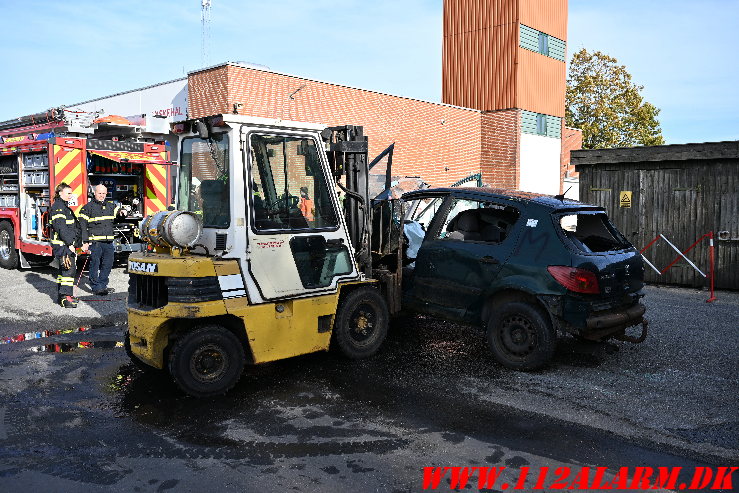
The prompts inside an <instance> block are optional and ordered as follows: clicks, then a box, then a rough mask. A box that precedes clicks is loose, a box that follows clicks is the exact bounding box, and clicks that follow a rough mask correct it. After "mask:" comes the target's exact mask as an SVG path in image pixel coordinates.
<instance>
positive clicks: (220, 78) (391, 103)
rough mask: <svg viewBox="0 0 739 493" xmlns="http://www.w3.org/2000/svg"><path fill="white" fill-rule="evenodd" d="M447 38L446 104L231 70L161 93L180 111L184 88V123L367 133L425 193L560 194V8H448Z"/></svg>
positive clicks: (250, 69)
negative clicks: (473, 185) (237, 119)
mask: <svg viewBox="0 0 739 493" xmlns="http://www.w3.org/2000/svg"><path fill="white" fill-rule="evenodd" d="M443 29H444V46H443V61H442V78H443V81H442V82H443V84H442V93H443V94H442V101H443V102H442V103H435V102H427V101H420V100H416V99H411V98H406V97H399V96H393V95H390V94H384V93H380V92H376V91H370V90H365V89H358V88H353V87H348V86H344V85H340V84H334V83H329V82H322V81H317V80H311V79H306V78H303V77H300V76H296V75H289V74H283V73H278V72H274V71H271V70H269V69H267V68H266V67H262V66H253V65H247V64H242V63H231V62H228V63H223V64H220V65H217V66H214V67H209V68H205V69H200V70H196V71H193V72H190V73H189V74H188V77H187V79H186V81H185V80H184V79H181V80H178V81H172V82H170V83H165V84H169V85H170V86H171V87H172V90H173V91H174V90H177V94H176V96H177V98H179V99H178V101H181V99H182V90H181V88H180V83H185V84H186V89H185V93H186V105H187V110H186V111H187V114H186V117H189V118H198V117H202V116H209V115H213V114H218V113H238V114H242V115H250V116H258V117H268V118H279V119H285V120H297V121H307V122H315V123H323V124H327V125H340V124H353V125H363V126H364V127H365V134H366V135H368V136H369V144H370V158H372V157H374V156H375V155H377V154H378V153H380V152H381V151H382V150H383V149H385V148H386V147H387V146H388V145H390V144H391V143H393V142H395V144H396V145H395V154H394V157H393V166H394V170H393V171H394V173H393V174H395V175H405V176H419V177H421V178H423V179H424V180H425V181H427V182H429V183H430V184H432V185H436V186H447V185H450V184H452V183H454V182H456V181H458V180H460V179H463V178H465V177H467V176H470V175H473V174H477V173H481V174H482V178H483V181H484V182H485V183H486V184H489V185H491V186H494V187H501V188H516V189H522V190H527V191H535V192H545V193H558V192H559V191H561V189H562V181H563V179H564V178H565V174H566V168H563V167H565V165H566V163H565V161H566V160H568V157H569V149H571V148H573V144H576V142H578V140H577V139H576V138H574V139H573V138H571V137H570V130H569V129H564V125H563V124H562V120H563V117H564V93H565V61H564V60H565V53H566V32H567V0H445V1H444V23H443ZM146 89H151V88H145V90H146ZM159 89H161V87H160V88H159ZM132 92H135V91H132ZM116 97H120V95H116ZM104 99H105V98H104ZM104 99H102V100H96V101H91V102H87V103H86V107H84V105H83V109H89V108H91V107H92V106H95V105H97V106H98V107H99V106H100V105H102V101H104ZM108 99H109V98H108ZM140 100H141V98H139V99H138V101H140ZM165 106H166V107H169V105H168V104H159V105H158V106H156V105H155V106H154V107H155V108H159V109H157V110H155V111H162V109H161V108H163V107H165ZM178 108H179V107H176V106H175V103H174V98H173V104H172V111H171V113H172V114H173V116H174V118H173V119H174V120H177V119H180V118H184V117H185V115H181V113H182V111H181V109H178ZM139 111H141V108H140V107H139ZM124 114H125V113H124ZM129 114H130V113H129ZM563 132H565V133H567V136H566V137H565V138H564V139H563ZM574 148H579V145H575V146H574ZM575 188H577V187H575Z"/></svg>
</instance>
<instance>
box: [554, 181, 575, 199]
mask: <svg viewBox="0 0 739 493" xmlns="http://www.w3.org/2000/svg"><path fill="white" fill-rule="evenodd" d="M571 188H572V185H570V188H568V189H567V190H565V193H560V194H559V195H555V196H554V198H555V199H557V200H559V201H560V202H564V201H565V195H567V192H569V191H570V189H571Z"/></svg>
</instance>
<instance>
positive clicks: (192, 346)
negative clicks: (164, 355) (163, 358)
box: [169, 325, 245, 397]
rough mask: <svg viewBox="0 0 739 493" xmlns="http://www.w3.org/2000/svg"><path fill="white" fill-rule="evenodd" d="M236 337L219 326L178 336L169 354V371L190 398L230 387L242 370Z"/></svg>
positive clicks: (241, 356)
mask: <svg viewBox="0 0 739 493" xmlns="http://www.w3.org/2000/svg"><path fill="white" fill-rule="evenodd" d="M244 364H245V356H244V348H243V347H242V345H241V342H240V341H239V339H238V338H237V337H236V336H235V335H234V334H233V333H232V332H230V331H229V330H228V329H226V328H224V327H221V326H219V325H206V326H203V327H199V328H195V329H193V330H192V331H190V332H187V333H186V334H184V335H182V336H181V337H180V338H179V339H177V342H175V344H174V347H173V348H172V351H171V352H170V354H169V373H170V374H171V375H172V378H173V379H174V381H175V382H176V383H177V385H178V386H179V387H180V388H181V389H182V390H183V391H185V392H186V393H187V394H190V395H191V396H193V397H213V396H217V395H223V394H225V393H226V392H228V391H229V390H231V389H232V388H233V387H234V385H236V382H238V381H239V378H241V373H242V372H243V370H244Z"/></svg>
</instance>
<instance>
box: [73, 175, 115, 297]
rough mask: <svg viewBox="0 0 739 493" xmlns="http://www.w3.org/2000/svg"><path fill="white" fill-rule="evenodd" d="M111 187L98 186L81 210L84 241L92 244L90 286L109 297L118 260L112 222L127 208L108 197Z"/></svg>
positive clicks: (99, 293)
mask: <svg viewBox="0 0 739 493" xmlns="http://www.w3.org/2000/svg"><path fill="white" fill-rule="evenodd" d="M107 194H108V189H107V188H105V185H98V186H96V187H95V189H94V198H93V199H92V200H91V201H89V202H88V203H87V204H85V205H84V206H83V207H82V210H80V226H81V229H82V241H84V242H85V243H87V242H89V244H90V272H89V278H90V288H91V289H92V292H93V293H95V294H96V295H98V296H106V295H107V294H108V293H110V292H111V291H112V289H109V288H108V278H109V276H110V271H111V269H112V268H113V261H114V259H115V246H114V245H113V240H114V238H115V235H114V231H113V223H114V222H116V221H117V220H118V218H119V216H125V214H126V212H125V210H123V209H121V208H120V207H118V206H116V205H114V204H112V203H111V202H108V201H107V200H105V197H106V196H107Z"/></svg>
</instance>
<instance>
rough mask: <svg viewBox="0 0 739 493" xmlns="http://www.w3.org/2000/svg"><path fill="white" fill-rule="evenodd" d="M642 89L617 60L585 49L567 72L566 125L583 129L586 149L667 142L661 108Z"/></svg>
mask: <svg viewBox="0 0 739 493" xmlns="http://www.w3.org/2000/svg"><path fill="white" fill-rule="evenodd" d="M642 89H644V86H638V85H636V84H634V83H633V82H632V81H631V74H629V73H628V72H627V71H626V67H625V66H623V65H618V60H616V59H615V58H613V57H610V56H608V55H606V54H604V53H601V52H600V51H596V52H595V53H588V52H587V50H585V49H582V50H580V51H578V52H577V53H575V55H574V56H573V57H572V60H571V61H570V69H569V74H568V75H567V93H566V108H565V118H566V121H567V126H569V127H574V128H579V129H581V130H582V134H583V148H585V149H601V148H606V147H633V146H636V145H660V144H664V143H665V140H664V139H663V138H662V129H661V128H660V126H659V121H657V115H659V111H660V110H659V109H657V108H656V107H655V106H654V105H652V104H651V103H649V102H647V101H644V99H643V98H642V96H641V90H642Z"/></svg>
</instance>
